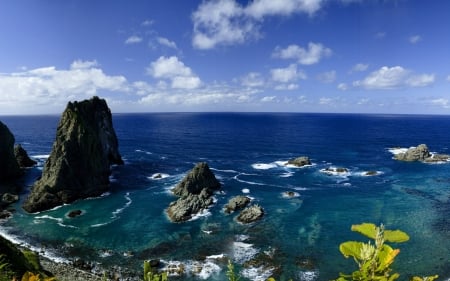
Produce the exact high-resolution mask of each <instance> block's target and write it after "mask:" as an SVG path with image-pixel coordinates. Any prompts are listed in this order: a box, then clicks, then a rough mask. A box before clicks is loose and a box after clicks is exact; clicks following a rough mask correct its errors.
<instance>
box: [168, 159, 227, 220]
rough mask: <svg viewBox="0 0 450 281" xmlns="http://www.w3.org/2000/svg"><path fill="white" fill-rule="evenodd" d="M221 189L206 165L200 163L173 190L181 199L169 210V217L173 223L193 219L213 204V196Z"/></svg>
mask: <svg viewBox="0 0 450 281" xmlns="http://www.w3.org/2000/svg"><path fill="white" fill-rule="evenodd" d="M218 189H220V182H219V181H218V180H217V179H216V177H215V176H214V174H213V172H211V170H210V169H209V167H208V164H206V163H198V164H197V165H196V166H195V167H194V168H193V169H192V170H191V171H190V172H189V173H188V174H187V175H186V176H185V177H184V179H183V180H182V181H181V182H180V183H179V184H178V185H177V186H176V187H175V188H174V189H173V190H172V191H173V193H174V194H175V195H178V196H180V198H179V199H178V200H177V201H175V202H172V203H171V204H170V205H169V208H167V215H168V216H169V219H170V220H171V221H173V222H183V221H187V220H189V219H191V218H192V216H193V215H194V214H197V213H199V212H201V211H203V210H205V209H206V208H207V207H208V206H210V205H211V204H213V199H212V194H213V192H214V191H215V190H218Z"/></svg>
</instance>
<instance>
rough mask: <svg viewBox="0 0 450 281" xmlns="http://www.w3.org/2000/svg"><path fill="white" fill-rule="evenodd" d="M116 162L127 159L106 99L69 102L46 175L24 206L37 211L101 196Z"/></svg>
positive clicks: (119, 162) (47, 163) (60, 122)
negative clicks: (112, 166)
mask: <svg viewBox="0 0 450 281" xmlns="http://www.w3.org/2000/svg"><path fill="white" fill-rule="evenodd" d="M112 164H123V161H122V158H121V156H120V153H119V150H118V141H117V137H116V133H115V131H114V128H113V124H112V115H111V111H110V109H109V108H108V105H107V104H106V101H105V100H103V99H100V98H98V97H93V98H92V99H90V100H85V101H81V102H69V103H68V105H67V107H66V109H65V110H64V112H63V114H62V116H61V119H60V121H59V125H58V128H57V131H56V139H55V142H54V143H53V148H52V151H51V154H50V157H49V158H48V159H47V161H46V163H45V166H44V169H43V172H42V177H41V178H40V179H39V180H38V181H37V182H36V183H35V184H34V185H33V187H32V190H31V193H30V194H29V195H28V198H27V199H26V200H25V202H24V204H23V208H24V209H25V210H26V211H27V212H30V213H34V212H39V211H44V210H48V209H51V208H53V207H56V206H59V205H62V204H65V203H71V202H73V201H75V200H77V199H84V198H87V197H93V196H99V195H101V194H102V193H104V192H105V191H107V190H108V188H109V175H110V173H111V170H110V166H111V165H112Z"/></svg>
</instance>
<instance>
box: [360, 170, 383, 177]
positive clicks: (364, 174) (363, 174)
mask: <svg viewBox="0 0 450 281" xmlns="http://www.w3.org/2000/svg"><path fill="white" fill-rule="evenodd" d="M382 174H384V172H382V171H363V172H359V173H355V174H354V175H356V176H360V177H374V176H379V175H382Z"/></svg>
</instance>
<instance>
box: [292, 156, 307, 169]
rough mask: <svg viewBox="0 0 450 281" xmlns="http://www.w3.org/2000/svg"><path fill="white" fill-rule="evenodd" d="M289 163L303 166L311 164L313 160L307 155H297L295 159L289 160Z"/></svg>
mask: <svg viewBox="0 0 450 281" xmlns="http://www.w3.org/2000/svg"><path fill="white" fill-rule="evenodd" d="M287 165H293V166H296V167H303V166H306V165H311V160H310V159H309V157H307V156H301V157H297V158H295V159H291V160H289V161H288V162H287Z"/></svg>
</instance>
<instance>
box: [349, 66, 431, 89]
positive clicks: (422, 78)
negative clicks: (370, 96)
mask: <svg viewBox="0 0 450 281" xmlns="http://www.w3.org/2000/svg"><path fill="white" fill-rule="evenodd" d="M434 80H435V75H434V74H419V75H415V74H413V73H412V72H411V71H409V70H407V69H405V68H403V67H401V66H394V67H387V66H383V67H381V68H380V69H379V70H376V71H374V72H372V73H370V74H369V75H368V76H367V77H366V78H364V79H363V80H358V81H355V82H353V86H354V87H360V88H365V89H369V90H389V89H398V88H404V87H425V86H428V85H430V84H432V83H434Z"/></svg>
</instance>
